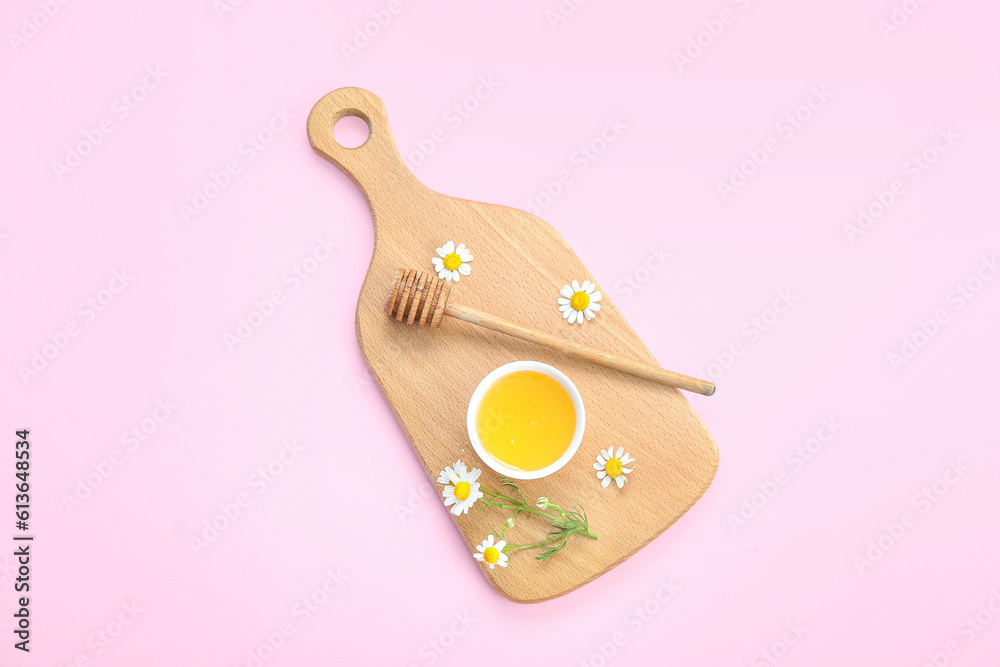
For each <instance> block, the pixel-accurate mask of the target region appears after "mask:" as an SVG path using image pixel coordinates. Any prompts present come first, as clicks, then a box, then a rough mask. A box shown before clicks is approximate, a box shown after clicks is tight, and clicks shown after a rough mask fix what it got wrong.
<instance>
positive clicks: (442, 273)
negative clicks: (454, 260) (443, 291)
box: [438, 266, 451, 280]
mask: <svg viewBox="0 0 1000 667" xmlns="http://www.w3.org/2000/svg"><path fill="white" fill-rule="evenodd" d="M449 273H451V272H450V271H449V270H448V269H446V268H444V267H443V266H442V267H441V270H440V271H438V278H440V279H441V280H446V279H447V278H446V276H447V275H448V274H449Z"/></svg>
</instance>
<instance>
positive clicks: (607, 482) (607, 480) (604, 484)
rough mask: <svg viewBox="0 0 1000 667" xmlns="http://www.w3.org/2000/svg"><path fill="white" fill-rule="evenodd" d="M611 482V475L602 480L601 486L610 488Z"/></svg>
mask: <svg viewBox="0 0 1000 667" xmlns="http://www.w3.org/2000/svg"><path fill="white" fill-rule="evenodd" d="M610 483H611V477H605V478H604V481H603V482H601V488H602V489H606V488H608V484H610Z"/></svg>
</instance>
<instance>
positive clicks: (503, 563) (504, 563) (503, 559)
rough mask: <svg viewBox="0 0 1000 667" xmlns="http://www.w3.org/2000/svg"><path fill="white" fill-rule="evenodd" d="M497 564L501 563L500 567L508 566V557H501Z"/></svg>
mask: <svg viewBox="0 0 1000 667" xmlns="http://www.w3.org/2000/svg"><path fill="white" fill-rule="evenodd" d="M497 565H499V566H500V567H507V559H506V558H501V559H500V560H498V561H497Z"/></svg>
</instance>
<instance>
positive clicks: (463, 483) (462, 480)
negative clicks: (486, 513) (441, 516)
mask: <svg viewBox="0 0 1000 667" xmlns="http://www.w3.org/2000/svg"><path fill="white" fill-rule="evenodd" d="M481 474H482V471H481V470H480V469H479V468H473V469H472V470H469V469H468V467H467V466H466V465H465V463H464V462H463V461H456V462H455V467H454V468H452V467H451V466H447V467H445V469H444V470H442V471H441V474H440V475H439V476H438V480H437V481H438V484H444V485H445V487H444V491H442V492H441V495H442V496H444V506H445V507H449V506H451V510H450V511H451V513H452V514H454V515H455V516H459V515H461V514H466V513H468V511H469V508H470V507H472V506H473V505H474V504H475V503H476V501H477V500H479V499H480V498H482V497H483V492H482V491H480V490H479V482H477V481H476V480H477V479H479V475H481Z"/></svg>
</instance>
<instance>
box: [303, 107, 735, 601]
mask: <svg viewBox="0 0 1000 667" xmlns="http://www.w3.org/2000/svg"><path fill="white" fill-rule="evenodd" d="M344 116H357V117H359V118H361V119H363V120H364V121H366V122H367V123H368V126H369V129H370V135H369V138H368V140H367V141H366V142H365V143H364V144H363V145H361V146H359V147H357V148H353V149H349V148H344V147H343V146H340V145H339V144H337V143H336V141H335V140H334V137H333V126H334V124H335V123H336V122H337V121H338V120H339V119H341V118H343V117H344ZM307 129H308V135H309V142H310V144H311V145H312V147H313V149H314V150H315V151H316V152H317V153H318V154H319V155H321V156H322V157H324V158H325V159H327V160H328V161H330V162H331V163H333V164H334V165H335V166H337V167H338V168H339V169H340V170H341V171H343V172H344V173H345V174H346V175H347V176H348V177H349V178H350V179H351V180H352V181H353V182H354V183H355V184H356V185H357V186H358V188H359V189H360V190H361V192H362V193H363V194H364V196H365V198H366V199H367V201H368V203H369V206H370V207H371V213H372V221H373V223H374V227H375V249H374V252H373V254H372V260H371V264H370V265H369V267H368V273H367V275H366V276H365V280H364V283H363V285H362V287H361V294H360V297H359V299H358V309H357V335H358V344H359V345H360V347H361V352H362V354H363V356H364V358H365V361H366V363H367V364H368V367H369V368H370V369H371V373H372V377H373V378H374V379H375V381H376V382H377V383H378V386H379V388H380V389H381V390H382V393H383V394H384V395H385V398H386V400H387V401H388V403H389V405H390V406H391V408H392V411H393V413H394V414H395V416H396V420H397V421H398V422H399V425H400V427H401V428H402V429H403V432H404V433H405V435H406V437H407V439H408V440H409V441H410V443H411V445H412V448H413V451H414V453H415V454H416V455H417V458H418V459H419V460H420V463H421V465H423V467H424V470H426V472H427V475H428V477H429V478H430V480H431V483H432V484H433V485H434V486H435V488H437V489H438V490H439V491H440V490H441V486H440V485H439V484H437V481H436V480H437V477H438V473H439V471H441V470H443V469H444V467H445V466H446V465H451V464H453V463H454V462H455V461H456V460H457V459H462V460H463V461H465V462H466V463H467V464H469V466H470V467H473V466H474V467H477V468H480V469H482V471H483V474H482V477H481V480H480V481H481V482H482V483H483V485H484V486H486V487H487V488H490V489H493V490H495V491H498V490H500V487H499V476H498V475H497V474H496V473H494V472H493V471H491V470H490V469H489V468H488V467H486V466H485V465H484V464H483V463H482V462H481V461H479V459H478V458H477V456H476V454H475V452H474V451H473V449H472V446H471V445H470V444H469V437H468V434H467V432H466V411H467V409H468V404H469V399H470V398H471V396H472V392H473V391H474V390H475V388H476V385H477V384H478V383H479V381H480V380H482V378H483V377H485V376H486V375H487V374H488V373H489V372H490V371H492V370H493V369H494V368H496V367H498V366H500V365H502V364H505V363H508V362H511V361H518V360H535V361H541V362H545V363H548V364H551V365H553V366H555V367H556V368H559V369H560V370H562V371H563V372H564V373H566V375H568V376H569V377H570V378H571V379H572V380H573V382H574V384H576V386H577V388H578V389H579V390H580V393H581V394H582V395H583V401H584V405H585V406H586V410H587V424H586V430H585V434H584V437H583V442H582V443H581V445H580V449H579V451H578V452H577V454H576V456H575V457H574V458H573V459H572V460H571V461H570V462H569V463H568V464H567V465H566V466H565V467H564V468H562V469H561V470H559V471H558V472H557V473H555V474H553V475H551V476H549V477H546V478H543V479H539V480H530V481H524V482H521V483H520V484H521V488H522V489H523V491H524V494H525V496H527V497H528V499H529V500H534V499H536V498H537V497H538V496H547V497H549V498H551V499H553V500H554V501H557V502H559V503H560V504H561V505H563V506H574V507H580V508H583V509H584V510H586V512H587V516H588V518H589V519H590V529H591V531H593V532H594V533H596V534H597V535H598V536H599V537H598V539H597V540H589V539H586V538H578V539H575V540H573V541H571V543H570V544H569V545H567V547H566V548H565V549H563V550H562V551H561V552H560V553H558V554H557V555H555V556H554V557H553V558H551V559H549V560H547V561H537V560H535V558H534V557H533V555H532V554H533V552H532V551H527V550H526V551H516V552H513V553H512V554H511V557H510V561H509V565H508V566H507V567H506V568H500V567H498V568H496V569H494V570H490V569H488V568H486V567H485V566H480V567H482V568H483V574H484V575H485V576H486V578H487V580H488V581H489V582H490V583H491V584H492V585H493V587H494V588H495V589H496V590H497V591H499V592H500V593H501V594H502V595H504V596H505V597H507V598H509V599H511V600H514V601H516V602H540V601H543V600H547V599H551V598H553V597H556V596H559V595H562V594H564V593H567V592H569V591H572V590H573V589H575V588H578V587H579V586H582V585H583V584H585V583H587V582H588V581H591V580H592V579H594V578H595V577H597V576H599V575H601V574H602V573H604V572H607V571H608V570H609V569H610V568H612V567H614V566H616V565H618V564H620V563H621V562H623V561H624V560H625V559H627V558H628V557H629V556H631V555H632V554H634V553H635V552H636V551H637V550H638V549H641V548H642V547H643V546H645V545H646V544H648V543H649V542H650V541H651V540H652V539H653V538H655V537H656V536H657V535H659V534H660V533H661V532H663V531H664V530H666V529H667V528H668V527H669V526H670V525H672V524H673V523H674V522H675V521H677V519H678V518H680V517H681V516H682V515H683V514H684V513H685V512H686V511H687V510H688V509H690V508H691V506H692V505H694V503H695V502H696V501H697V500H698V499H699V498H700V497H701V496H702V494H703V493H704V492H705V490H706V489H707V488H708V486H709V484H710V483H711V482H712V479H713V478H714V476H715V471H716V468H717V467H718V450H717V448H716V445H715V441H714V440H713V438H712V436H711V434H710V433H709V432H708V429H707V428H706V427H705V425H704V424H703V423H702V421H701V420H700V419H699V418H698V415H697V414H695V412H694V410H693V409H692V408H691V406H690V404H689V403H688V401H687V399H686V398H685V397H684V396H682V395H681V394H680V393H679V392H678V391H677V390H676V389H673V388H670V387H667V386H664V385H662V384H657V383H655V382H651V381H649V380H645V379H642V378H639V377H633V376H630V375H626V374H624V373H621V372H618V371H615V370H611V369H608V368H604V367H601V366H598V365H596V364H593V363H590V362H588V361H584V360H582V359H577V358H574V357H571V356H568V355H565V354H562V353H559V352H556V351H553V350H550V349H547V348H544V347H540V346H537V345H533V344H531V343H528V342H525V341H521V340H517V339H515V338H512V337H510V336H505V335H502V334H499V333H496V332H493V331H489V330H488V329H485V328H483V327H480V326H474V325H471V324H468V323H465V322H462V321H459V320H456V319H454V318H445V319H444V321H443V323H442V324H441V326H440V328H438V329H430V328H428V327H424V328H420V327H416V326H407V324H406V322H397V321H396V320H395V319H394V318H391V317H389V316H388V315H386V313H385V312H383V307H384V306H385V302H386V295H387V293H388V290H389V288H390V286H391V284H392V281H393V276H394V274H395V272H396V270H397V269H398V268H400V267H412V268H417V269H420V270H426V271H428V272H431V273H432V272H433V267H432V266H431V257H434V256H436V253H435V249H436V248H437V247H439V246H441V245H443V244H444V243H445V242H446V241H448V240H454V241H455V243H456V244H458V243H464V244H465V245H466V246H468V248H469V249H470V250H471V252H472V254H473V255H474V256H475V259H474V260H473V261H472V262H471V265H470V266H471V268H472V272H471V275H469V276H463V277H462V279H461V281H460V282H457V283H454V284H452V285H451V297H450V298H451V300H453V301H455V302H457V303H461V304H464V305H467V306H469V307H470V308H476V309H479V310H482V311H487V312H490V313H493V314H495V315H497V316H499V317H502V318H504V319H507V320H510V321H512V322H518V323H522V324H524V325H526V326H530V327H532V328H534V329H538V330H540V331H543V332H546V333H549V334H552V335H555V336H559V337H562V338H566V339H568V340H571V341H576V342H578V343H582V344H585V345H590V346H593V347H596V348H599V349H602V350H607V351H611V352H615V353H617V354H619V355H622V356H625V357H628V358H631V359H635V360H638V361H643V362H647V363H653V364H655V363H657V362H656V360H655V359H654V358H653V356H652V355H651V354H650V353H649V350H647V349H646V347H645V346H644V345H643V343H642V341H641V340H640V339H639V337H638V336H637V335H636V333H635V332H634V331H633V330H632V328H631V327H630V326H629V325H628V322H626V321H625V318H624V317H623V316H622V314H621V313H620V312H619V311H618V309H617V308H615V306H614V304H613V303H612V302H611V298H610V297H609V296H608V294H607V291H606V290H602V291H603V292H604V299H603V300H602V301H601V306H602V309H601V311H600V312H599V313H598V314H597V317H595V318H594V319H593V320H590V321H587V322H584V323H583V324H569V323H567V322H566V320H564V319H563V318H562V314H561V313H560V312H559V310H558V306H557V299H558V297H559V289H560V288H561V287H562V286H563V285H565V284H568V283H570V282H572V281H573V280H579V281H580V282H583V281H584V280H591V281H594V282H596V283H597V284H598V288H599V289H600V288H601V287H600V285H601V283H600V280H595V277H594V276H592V275H591V274H590V273H589V272H588V271H587V269H586V267H585V266H584V265H583V263H582V262H581V261H580V260H579V258H577V256H576V255H575V254H574V252H573V250H572V249H571V248H570V247H569V245H567V243H566V242H565V241H564V240H563V239H562V237H561V236H560V235H559V234H558V233H557V232H556V231H555V230H554V229H553V228H552V227H551V226H549V225H548V224H547V223H546V222H544V221H543V220H541V219H539V218H537V217H535V216H533V215H530V214H529V213H526V212H524V211H520V210H517V209H513V208H508V207H505V206H497V205H493V204H482V203H479V202H473V201H468V200H464V199H456V198H453V197H448V196H445V195H442V194H439V193H437V192H434V191H432V190H430V189H428V188H427V187H425V186H424V185H423V184H421V183H420V182H419V181H418V180H417V179H416V178H415V177H414V176H413V174H412V173H410V171H409V169H407V167H406V165H405V164H404V163H403V160H402V158H401V157H400V155H399V151H398V149H397V148H396V144H395V141H394V139H393V137H392V133H391V131H390V129H389V121H388V118H387V116H386V111H385V107H384V105H383V103H382V101H381V100H380V99H379V98H378V97H377V96H375V95H374V94H372V93H370V92H368V91H367V90H363V89H361V88H341V89H339V90H335V91H333V92H332V93H329V94H327V95H326V96H324V97H323V98H322V99H320V100H319V102H317V103H316V105H315V106H314V107H313V109H312V111H311V113H310V114H309V119H308V123H307ZM619 446H623V447H625V449H626V450H627V451H628V452H629V453H630V454H631V455H632V456H633V457H634V458H635V459H636V462H635V464H634V468H635V469H634V471H633V472H632V473H631V474H629V475H628V482H627V483H626V484H625V487H624V488H623V489H618V488H617V487H616V486H615V485H614V484H612V485H611V486H609V487H608V488H602V487H601V484H600V481H599V480H598V479H597V477H596V475H595V471H594V468H593V464H594V462H595V460H596V457H597V455H598V454H599V453H600V450H601V448H607V447H616V448H617V447H619ZM440 507H441V510H440V511H447V509H446V508H445V507H444V505H443V502H442V504H441V506H440ZM500 512H501V511H500V510H498V509H495V508H485V511H480V504H479V503H477V506H476V507H474V508H473V509H472V510H471V511H470V512H469V513H468V514H465V515H463V516H460V517H453V519H454V522H455V525H456V526H457V527H458V530H459V532H460V533H461V535H462V537H463V538H464V540H465V542H466V543H467V544H468V545H469V553H470V555H469V560H470V562H475V561H472V556H471V554H472V553H473V552H474V549H475V545H477V544H479V543H480V542H481V541H482V540H483V539H485V538H486V536H487V535H488V534H489V533H490V529H489V528H488V527H487V522H489V523H491V524H493V525H494V526H499V524H501V523H503V520H504V518H505V515H503V514H501V513H500ZM546 529H547V526H545V525H544V523H543V522H542V521H541V520H539V519H537V517H530V516H529V515H523V516H522V517H521V518H519V519H518V521H517V527H516V528H514V529H511V530H508V533H507V539H508V541H510V542H514V543H519V544H526V543H532V542H535V541H538V540H539V539H542V538H543V536H544V533H545V531H546ZM431 548H433V545H432V547H431Z"/></svg>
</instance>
